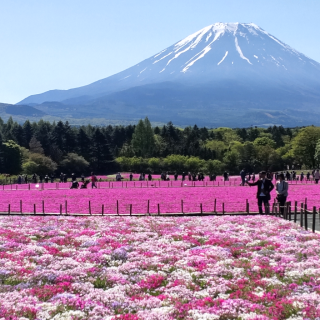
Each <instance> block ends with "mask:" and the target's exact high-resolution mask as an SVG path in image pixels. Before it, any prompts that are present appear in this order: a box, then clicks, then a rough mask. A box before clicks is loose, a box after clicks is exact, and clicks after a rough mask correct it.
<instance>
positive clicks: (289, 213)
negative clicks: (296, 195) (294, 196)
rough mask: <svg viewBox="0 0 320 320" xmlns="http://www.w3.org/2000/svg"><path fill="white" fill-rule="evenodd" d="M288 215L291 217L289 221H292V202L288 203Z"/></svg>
mask: <svg viewBox="0 0 320 320" xmlns="http://www.w3.org/2000/svg"><path fill="white" fill-rule="evenodd" d="M288 215H289V221H291V201H290V202H288Z"/></svg>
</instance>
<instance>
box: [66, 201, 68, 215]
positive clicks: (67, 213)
mask: <svg viewBox="0 0 320 320" xmlns="http://www.w3.org/2000/svg"><path fill="white" fill-rule="evenodd" d="M65 207H66V214H68V200H66V201H65Z"/></svg>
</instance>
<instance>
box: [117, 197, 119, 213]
mask: <svg viewBox="0 0 320 320" xmlns="http://www.w3.org/2000/svg"><path fill="white" fill-rule="evenodd" d="M117 214H119V200H117Z"/></svg>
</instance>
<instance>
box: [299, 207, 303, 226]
mask: <svg viewBox="0 0 320 320" xmlns="http://www.w3.org/2000/svg"><path fill="white" fill-rule="evenodd" d="M300 227H301V228H302V227H303V203H301V208H300Z"/></svg>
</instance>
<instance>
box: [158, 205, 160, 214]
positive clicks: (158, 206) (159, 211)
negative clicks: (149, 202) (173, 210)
mask: <svg viewBox="0 0 320 320" xmlns="http://www.w3.org/2000/svg"><path fill="white" fill-rule="evenodd" d="M158 215H160V204H159V203H158Z"/></svg>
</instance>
